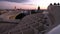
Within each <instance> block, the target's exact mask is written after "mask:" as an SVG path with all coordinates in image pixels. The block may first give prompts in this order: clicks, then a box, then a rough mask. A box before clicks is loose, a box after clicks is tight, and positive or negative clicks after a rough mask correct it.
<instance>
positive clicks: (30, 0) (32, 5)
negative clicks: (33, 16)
mask: <svg viewBox="0 0 60 34" xmlns="http://www.w3.org/2000/svg"><path fill="white" fill-rule="evenodd" d="M59 2H60V0H53V1H52V0H0V9H14V7H15V6H16V7H17V8H22V9H36V8H37V6H40V8H41V9H47V7H48V5H49V4H50V3H59Z"/></svg>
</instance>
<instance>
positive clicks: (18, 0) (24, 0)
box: [0, 0, 29, 3]
mask: <svg viewBox="0 0 60 34" xmlns="http://www.w3.org/2000/svg"><path fill="white" fill-rule="evenodd" d="M0 1H9V2H17V3H23V2H28V1H29V0H0Z"/></svg>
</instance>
